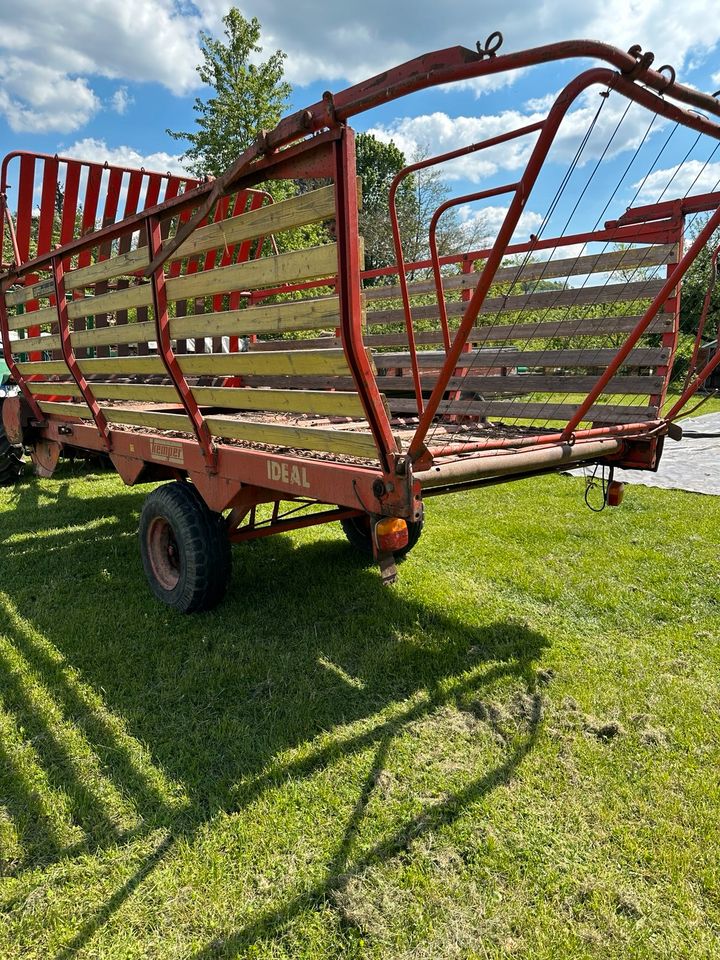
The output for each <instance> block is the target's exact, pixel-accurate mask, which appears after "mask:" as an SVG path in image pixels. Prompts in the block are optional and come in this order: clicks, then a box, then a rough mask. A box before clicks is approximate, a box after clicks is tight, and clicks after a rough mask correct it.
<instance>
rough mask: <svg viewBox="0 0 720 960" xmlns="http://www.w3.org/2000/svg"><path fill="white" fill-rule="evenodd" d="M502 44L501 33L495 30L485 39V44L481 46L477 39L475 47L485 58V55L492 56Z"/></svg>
mask: <svg viewBox="0 0 720 960" xmlns="http://www.w3.org/2000/svg"><path fill="white" fill-rule="evenodd" d="M502 45H503V35H502V33H500V31H499V30H495V31H494V33H491V34H490V36H489V37H488V38H487V40H486V41H485V46H484V47H483V46H482V45H481V43H480V41H479V40H478V41H477V43H476V44H475V46H476V47H477V52H478V53H479V54H480V56H481V57H482V58H483V59H485V57H494V56H495V55H496V54H497V52H498V50H499V49H500V47H501V46H502Z"/></svg>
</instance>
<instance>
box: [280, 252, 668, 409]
mask: <svg viewBox="0 0 720 960" xmlns="http://www.w3.org/2000/svg"><path fill="white" fill-rule="evenodd" d="M676 260H677V245H676V244H656V245H644V246H640V245H637V246H633V247H627V248H623V249H619V250H606V249H603V250H601V251H600V252H598V253H593V252H586V253H583V254H581V255H579V256H576V257H568V256H567V255H565V256H561V255H557V253H556V255H555V256H554V257H553V259H551V260H549V261H543V260H538V261H536V262H529V263H523V264H509V265H507V266H505V267H501V268H500V270H499V271H498V272H497V274H496V276H495V281H494V284H493V287H492V288H491V291H490V295H489V296H488V298H487V299H486V300H485V302H484V303H483V305H482V307H481V309H480V313H479V316H478V321H477V323H476V326H475V327H474V328H473V330H472V331H471V332H470V336H469V338H468V341H467V350H468V352H467V353H463V355H462V363H463V367H462V369H461V370H458V371H456V374H462V375H458V376H455V377H453V378H452V379H451V381H450V383H449V385H448V397H447V399H446V400H445V401H443V403H442V405H441V407H440V409H439V411H438V416H439V418H440V419H443V418H446V417H448V416H449V417H451V418H453V419H455V420H456V419H457V417H458V416H460V417H461V418H468V417H470V418H475V419H478V418H481V419H483V418H489V419H498V420H503V421H506V422H507V421H517V420H519V421H521V422H522V423H527V422H535V423H536V424H538V425H542V424H544V423H546V422H549V421H553V422H562V421H563V419H565V422H567V419H568V418H569V417H570V416H572V414H573V413H574V411H575V410H576V409H577V404H578V402H579V396H578V395H582V394H583V393H585V394H586V393H587V391H588V390H590V389H591V388H592V387H593V386H594V385H595V383H596V382H597V379H598V378H599V376H600V375H601V374H602V373H603V372H604V371H605V370H606V369H607V366H608V365H609V364H610V363H611V362H612V361H613V360H614V358H615V357H616V355H617V352H618V350H619V349H620V347H621V346H622V344H623V343H624V341H625V340H626V338H627V336H628V334H630V333H631V332H632V331H633V330H634V329H635V328H636V326H637V324H638V323H639V322H640V320H641V319H642V317H643V314H644V311H645V310H646V309H647V307H648V306H649V304H650V303H651V302H652V300H653V299H654V298H655V297H656V295H657V294H658V293H659V292H660V290H661V289H662V287H663V285H664V283H665V279H666V265H668V264H672V263H674V262H676ZM481 266H482V265H479V266H478V269H481ZM477 281H478V273H477V272H475V273H472V272H470V273H462V274H458V275H455V276H451V277H446V278H444V279H443V291H444V295H445V298H446V302H445V308H446V315H447V317H448V322H449V326H450V328H451V337H452V336H453V333H452V331H453V329H455V328H457V326H458V325H459V323H460V320H461V317H462V315H463V313H464V312H465V309H466V307H467V302H466V301H464V300H463V299H462V297H463V294H465V296H467V295H468V293H469V291H470V290H472V289H474V287H475V286H476V284H477ZM409 293H410V296H411V304H412V307H411V312H412V318H413V326H414V338H415V345H416V348H417V363H418V366H419V369H420V377H421V383H422V388H423V395H424V396H425V397H426V398H427V397H428V396H429V394H430V393H431V391H432V388H433V386H434V384H435V382H436V379H437V376H438V375H439V372H440V369H441V367H442V365H443V362H444V358H445V351H444V348H443V334H442V330H441V326H440V311H439V308H438V305H437V302H436V288H435V283H434V281H433V280H432V279H424V280H420V281H415V282H411V283H410V284H409ZM363 296H364V300H365V303H366V310H367V314H366V317H367V328H366V330H367V332H366V336H365V343H366V345H367V346H369V347H371V348H372V350H373V355H374V358H375V363H376V366H377V367H378V369H379V371H380V377H379V379H378V384H379V386H380V387H381V389H382V390H383V392H384V394H385V395H386V397H387V402H388V405H389V407H390V409H391V411H392V412H393V414H397V415H398V416H408V415H412V414H414V413H417V403H416V399H415V396H414V387H413V380H412V377H411V371H412V357H411V354H410V352H409V350H408V339H407V333H406V330H405V313H404V311H403V309H402V308H401V304H400V303H399V300H400V296H401V290H400V287H399V286H386V287H379V286H372V287H367V288H366V289H365V290H364V293H363ZM677 322H678V318H677V317H676V315H675V314H674V313H673V312H671V310H670V308H669V305H668V311H667V312H665V311H664V310H661V312H660V313H659V314H658V316H657V317H656V318H655V319H654V320H653V321H652V323H651V324H650V325H649V327H648V329H647V330H646V332H645V334H644V335H643V337H642V339H641V341H640V342H639V344H638V345H637V348H636V349H635V350H634V351H633V352H632V353H631V355H630V357H629V358H628V359H627V361H626V363H625V364H624V365H623V367H622V368H621V369H620V370H619V371H618V374H617V376H616V377H615V378H614V379H613V381H612V382H611V384H610V385H609V387H608V389H607V391H605V393H604V394H603V397H602V398H601V402H600V403H598V404H596V406H595V407H594V408H593V410H592V411H591V414H590V418H589V422H593V420H592V418H593V417H594V416H595V415H596V414H597V416H598V418H602V419H598V420H597V421H595V422H597V423H628V422H637V421H644V420H646V419H652V418H653V417H655V416H656V415H657V408H656V406H655V405H654V404H653V402H652V401H651V398H652V397H653V395H654V394H653V391H654V389H655V388H656V387H657V385H658V384H660V383H662V379H661V377H660V376H659V375H658V374H659V373H660V372H663V371H664V370H665V369H667V365H668V363H669V361H670V360H671V351H670V349H668V346H667V345H663V344H662V343H661V337H662V336H663V335H665V336H667V335H668V334H671V333H672V331H673V330H674V329H676V325H677ZM319 343H320V341H319V340H318V339H316V340H312V341H309V342H308V343H307V348H308V349H313V348H317V347H318V346H319ZM328 345H329V344H328ZM276 346H279V344H277V345H275V344H274V345H272V346H271V345H270V344H266V345H265V347H264V349H265V350H266V351H267V350H268V349H272V348H276ZM451 388H456V389H459V390H460V391H462V392H461V393H458V394H457V395H455V396H454V397H453V398H451V397H450V396H449V394H450V390H451ZM563 395H564V396H563ZM549 398H550V399H549ZM613 398H615V399H614V400H613ZM642 400H644V401H645V402H644V403H642V402H640V401H642Z"/></svg>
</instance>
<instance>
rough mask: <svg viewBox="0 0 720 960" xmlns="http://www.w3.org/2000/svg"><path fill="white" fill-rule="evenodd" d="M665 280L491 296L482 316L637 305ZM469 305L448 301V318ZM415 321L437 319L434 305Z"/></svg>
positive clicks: (401, 315)
mask: <svg viewBox="0 0 720 960" xmlns="http://www.w3.org/2000/svg"><path fill="white" fill-rule="evenodd" d="M664 283H665V281H664V280H642V281H639V282H637V283H635V282H632V283H609V284H605V285H604V286H601V287H569V288H568V289H567V290H541V291H538V292H537V293H529V294H523V295H522V296H513V297H490V298H488V299H487V300H485V302H484V303H483V304H482V306H481V308H480V314H488V313H494V314H503V313H519V312H520V311H524V310H556V309H558V310H559V309H561V308H568V307H580V306H595V305H598V306H599V305H601V304H606V303H634V302H636V301H638V300H650V299H652V298H653V297H654V296H655V295H656V294H658V293H659V292H660V290H662V288H663V285H664ZM466 307H467V304H466V303H463V302H462V301H457V300H455V301H449V302H448V304H447V312H448V316H458V315H459V314H462V313H464V311H465V308H466ZM412 315H413V318H414V319H415V320H437V319H438V310H437V306H436V305H435V304H424V305H423V306H419V307H413V308H412ZM404 319H405V312H404V310H402V309H392V310H369V311H368V313H367V322H368V324H369V325H371V326H376V325H378V324H381V323H382V324H385V323H399V322H402V321H404Z"/></svg>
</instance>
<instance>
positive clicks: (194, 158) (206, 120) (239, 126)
mask: <svg viewBox="0 0 720 960" xmlns="http://www.w3.org/2000/svg"><path fill="white" fill-rule="evenodd" d="M222 22H223V25H224V27H225V38H226V41H227V42H224V41H223V40H216V39H214V38H213V37H211V36H210V35H209V34H207V33H204V32H203V33H202V34H201V46H202V52H203V62H202V63H201V64H199V66H198V67H197V72H198V74H199V75H200V79H201V80H202V82H203V83H204V84H206V85H207V86H208V87H211V88H212V90H213V95H212V96H211V97H209V98H208V99H206V100H203V99H202V98H201V97H196V99H195V104H194V106H193V110H194V111H195V114H196V117H195V122H196V124H197V129H196V130H195V131H194V132H180V131H173V130H168V131H167V133H168V134H169V135H170V136H171V137H172V138H173V139H174V140H186V141H188V142H189V143H190V144H191V146H190V147H189V149H188V150H186V151H185V153H184V154H183V159H184V160H185V161H186V162H187V166H188V169H189V170H190V171H191V172H192V173H193V174H195V175H196V176H202V175H204V174H212V175H213V176H219V175H220V174H221V173H222V172H223V171H224V170H226V169H227V168H228V167H229V166H230V164H231V163H232V162H233V161H234V160H235V159H236V158H237V157H238V156H239V155H240V154H241V153H242V152H243V151H244V150H246V149H247V148H248V147H249V146H250V144H252V143H253V142H254V141H255V140H256V139H257V137H258V136H259V134H260V133H261V132H262V130H269V129H272V128H273V127H274V126H275V125H276V124H277V123H278V121H279V120H280V118H281V117H282V116H283V114H284V113H285V112H286V110H287V108H288V105H289V98H290V94H291V92H292V88H291V86H290V84H289V83H287V82H286V81H285V80H283V73H284V64H283V61H284V60H285V57H286V54H285V53H283V51H282V50H276V51H275V53H274V54H273V55H272V56H271V57H269V59H267V60H265V61H264V62H262V63H255V62H251V58H252V57H253V55H254V54H258V53H261V52H262V47H261V46H260V45H259V43H258V41H259V40H260V30H261V26H260V21H259V20H258V19H257V17H253V18H252V20H246V19H245V17H243V15H242V14H241V13H240V11H239V10H238V9H237V8H236V7H232V8H231V9H230V11H229V12H228V14H227V16H225V17H223V21H222Z"/></svg>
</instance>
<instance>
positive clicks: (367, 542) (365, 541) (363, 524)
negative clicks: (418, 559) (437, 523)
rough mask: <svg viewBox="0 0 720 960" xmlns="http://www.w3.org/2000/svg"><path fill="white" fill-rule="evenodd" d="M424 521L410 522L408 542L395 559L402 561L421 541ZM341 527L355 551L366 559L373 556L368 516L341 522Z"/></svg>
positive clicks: (350, 518)
mask: <svg viewBox="0 0 720 960" xmlns="http://www.w3.org/2000/svg"><path fill="white" fill-rule="evenodd" d="M424 524H425V521H424V520H408V521H407V525H408V542H407V544H406V545H405V546H404V547H402V549H400V550H396V551H395V554H394V556H395V559H396V560H402V558H403V557H406V556H407V555H408V553H410V551H411V550H412V548H413V547H414V546H415V544H416V543H417V542H418V540H419V539H420V534H421V533H422V531H423V526H424ZM340 526H341V527H342V528H343V533H344V534H345V536H346V537H347V538H348V541H349V542H350V543H351V544H352V545H353V547H355V549H356V550H357V551H358V552H359V553H362V554H363V556H365V557H372V556H373V547H372V538H371V536H370V522H369V520H368V518H367V515H366V514H363V515H362V516H361V517H349V518H348V519H347V520H341V521H340Z"/></svg>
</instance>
